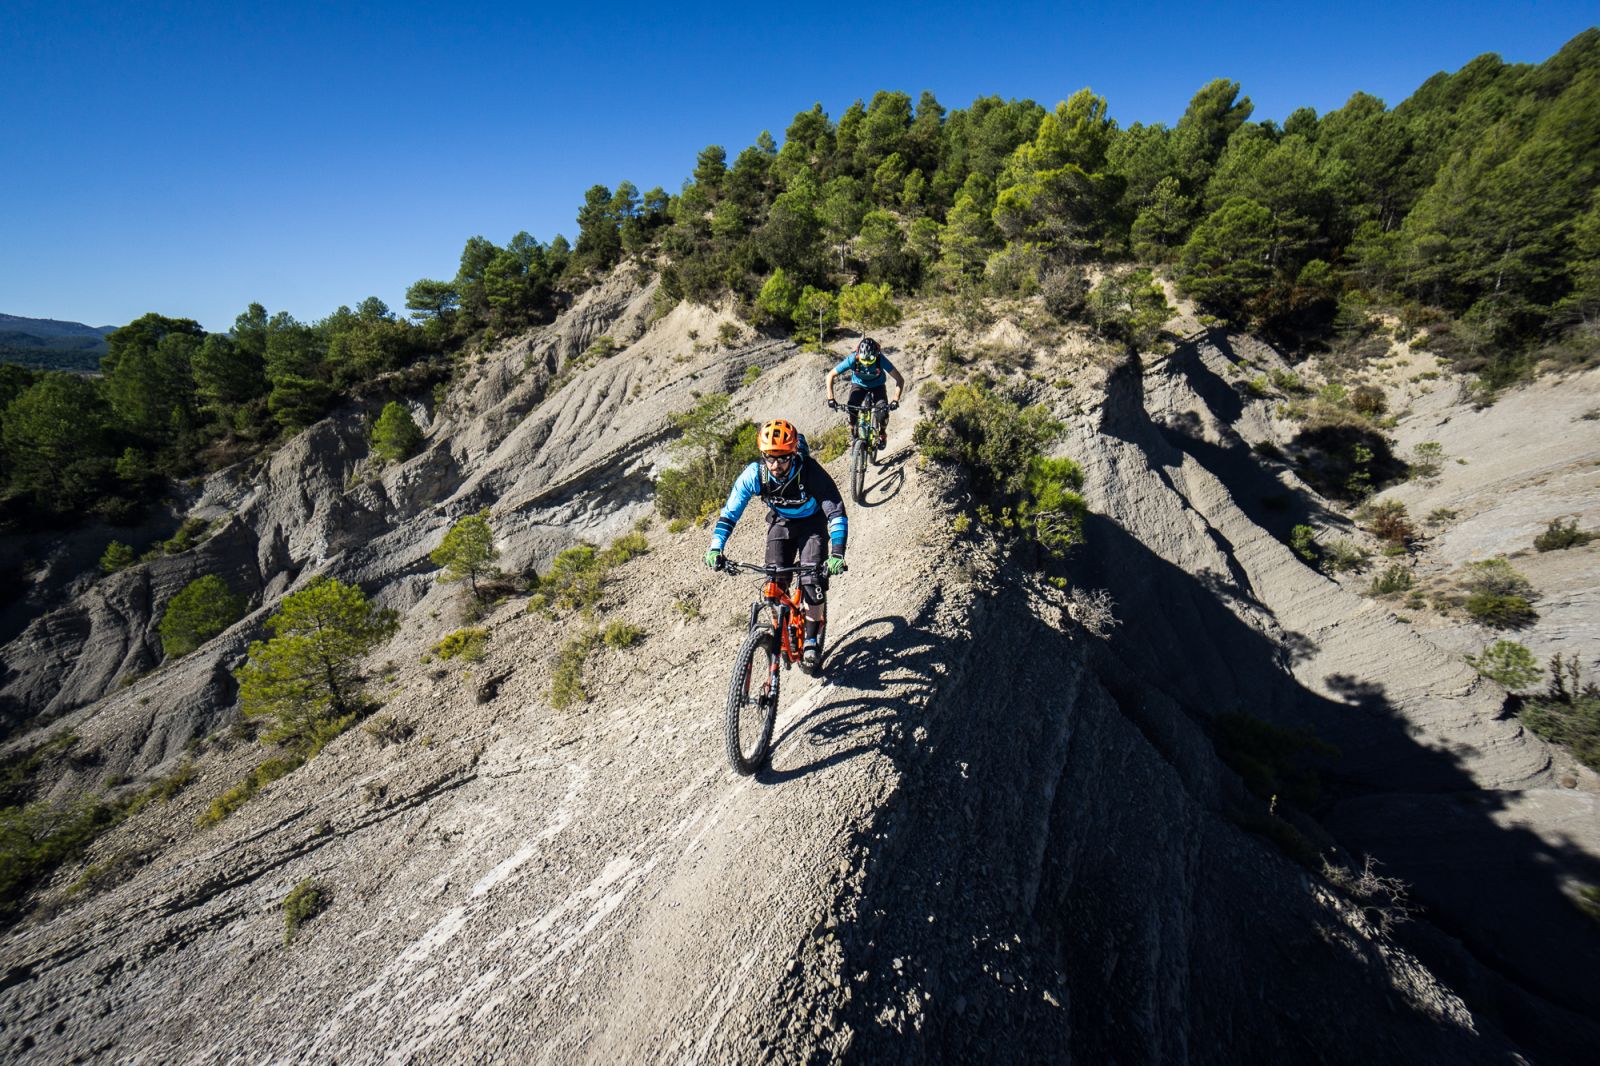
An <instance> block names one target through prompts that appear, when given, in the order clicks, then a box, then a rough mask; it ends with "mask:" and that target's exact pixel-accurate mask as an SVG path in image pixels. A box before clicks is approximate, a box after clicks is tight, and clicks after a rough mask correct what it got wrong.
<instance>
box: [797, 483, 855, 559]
mask: <svg viewBox="0 0 1600 1066" xmlns="http://www.w3.org/2000/svg"><path fill="white" fill-rule="evenodd" d="M806 461H807V462H808V463H809V464H810V468H809V469H807V470H806V487H807V488H808V489H810V490H811V494H812V495H813V496H814V497H816V500H817V506H819V507H821V508H822V513H823V515H825V516H826V517H827V519H828V554H829V555H843V554H844V547H845V541H846V540H847V539H848V537H849V533H850V524H849V523H848V522H847V521H846V520H845V517H844V498H843V497H841V496H840V495H839V486H838V485H836V484H834V481H833V478H832V477H831V476H830V475H829V474H828V472H827V471H826V470H824V469H823V468H822V464H821V463H819V462H817V461H816V459H808V460H806Z"/></svg>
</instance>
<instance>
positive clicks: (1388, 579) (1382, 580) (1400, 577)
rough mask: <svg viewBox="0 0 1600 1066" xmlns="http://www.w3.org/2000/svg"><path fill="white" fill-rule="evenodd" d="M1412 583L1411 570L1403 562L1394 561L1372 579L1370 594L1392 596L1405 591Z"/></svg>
mask: <svg viewBox="0 0 1600 1066" xmlns="http://www.w3.org/2000/svg"><path fill="white" fill-rule="evenodd" d="M1412 583H1413V582H1412V577H1411V570H1410V569H1409V568H1408V567H1407V566H1406V565H1405V564H1404V563H1395V564H1394V565H1393V566H1390V567H1389V568H1388V569H1386V570H1384V572H1383V573H1381V574H1379V575H1378V576H1377V577H1375V578H1373V579H1372V594H1373V595H1374V596H1392V595H1394V594H1395V593H1397V592H1405V591H1407V590H1408V589H1410V588H1411V585H1412Z"/></svg>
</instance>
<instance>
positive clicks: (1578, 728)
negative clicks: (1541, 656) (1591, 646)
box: [1519, 655, 1600, 770]
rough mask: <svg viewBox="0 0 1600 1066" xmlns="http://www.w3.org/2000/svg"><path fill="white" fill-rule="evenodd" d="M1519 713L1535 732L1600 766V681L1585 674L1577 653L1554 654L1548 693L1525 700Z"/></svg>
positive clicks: (1596, 768) (1589, 763) (1588, 765)
mask: <svg viewBox="0 0 1600 1066" xmlns="http://www.w3.org/2000/svg"><path fill="white" fill-rule="evenodd" d="M1519 716H1520V717H1521V719H1522V721H1523V723H1524V724H1525V725H1527V727H1528V728H1529V729H1531V730H1533V732H1534V733H1535V734H1537V735H1538V736H1541V737H1543V738H1544V739H1545V740H1548V741H1550V742H1551V743H1553V744H1560V745H1562V746H1564V747H1566V748H1567V749H1568V750H1570V751H1571V752H1572V753H1573V754H1574V755H1576V756H1577V757H1578V758H1579V759H1580V760H1581V761H1582V762H1583V764H1584V765H1585V766H1587V767H1589V768H1590V769H1591V770H1600V685H1596V684H1595V683H1594V682H1593V681H1586V680H1585V679H1584V678H1583V668H1582V666H1580V665H1579V662H1578V659H1577V657H1576V656H1562V655H1555V656H1552V657H1551V659H1550V683H1549V687H1548V688H1547V689H1546V691H1545V695H1544V696H1543V697H1542V698H1539V699H1531V700H1528V701H1527V702H1525V703H1524V704H1523V705H1522V709H1521V711H1520V712H1519Z"/></svg>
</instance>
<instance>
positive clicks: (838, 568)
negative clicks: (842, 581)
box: [828, 555, 844, 577]
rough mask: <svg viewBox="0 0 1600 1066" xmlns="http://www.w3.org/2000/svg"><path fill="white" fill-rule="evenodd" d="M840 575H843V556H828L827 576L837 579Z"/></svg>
mask: <svg viewBox="0 0 1600 1066" xmlns="http://www.w3.org/2000/svg"><path fill="white" fill-rule="evenodd" d="M842 573H844V556H842V555H830V556H828V576H829V577H838V576H839V575H840V574H842Z"/></svg>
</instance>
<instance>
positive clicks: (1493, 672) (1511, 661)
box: [1467, 640, 1544, 692]
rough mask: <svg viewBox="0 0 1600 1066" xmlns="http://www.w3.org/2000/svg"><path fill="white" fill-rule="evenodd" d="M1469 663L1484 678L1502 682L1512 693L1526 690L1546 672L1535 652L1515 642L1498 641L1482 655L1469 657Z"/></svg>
mask: <svg viewBox="0 0 1600 1066" xmlns="http://www.w3.org/2000/svg"><path fill="white" fill-rule="evenodd" d="M1467 663H1468V664H1469V665H1471V667H1472V668H1473V669H1474V670H1476V671H1478V673H1480V674H1482V675H1483V676H1484V677H1487V678H1490V679H1492V680H1494V681H1498V682H1500V684H1502V685H1504V686H1505V687H1506V688H1507V689H1509V690H1510V691H1513V692H1515V691H1517V690H1518V689H1525V688H1527V687H1528V686H1529V685H1531V684H1533V683H1534V682H1535V681H1537V680H1539V675H1541V674H1543V673H1544V671H1543V670H1542V669H1540V667H1539V661H1538V660H1537V659H1535V658H1534V657H1533V652H1531V651H1529V650H1528V649H1527V648H1525V647H1523V646H1522V645H1521V644H1518V643H1517V642H1516V641H1514V640H1497V641H1495V642H1494V643H1493V644H1491V645H1489V646H1488V647H1487V648H1485V649H1484V650H1483V654H1482V655H1469V656H1467Z"/></svg>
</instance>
